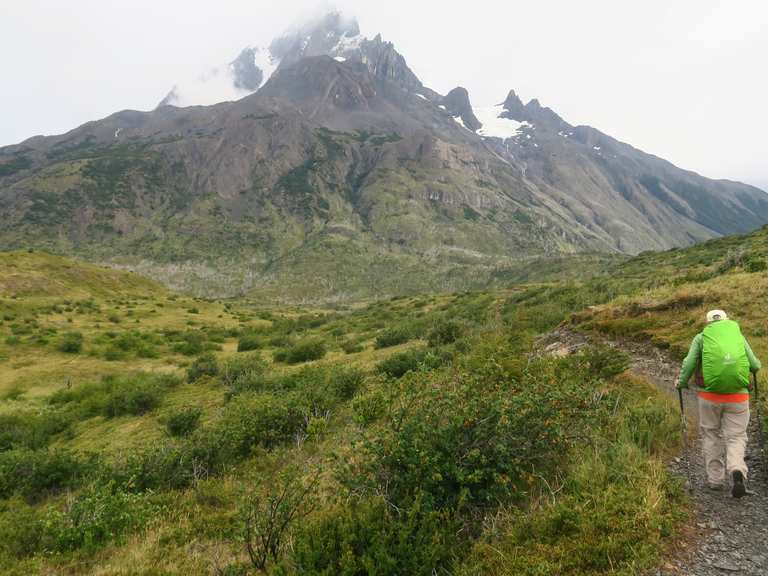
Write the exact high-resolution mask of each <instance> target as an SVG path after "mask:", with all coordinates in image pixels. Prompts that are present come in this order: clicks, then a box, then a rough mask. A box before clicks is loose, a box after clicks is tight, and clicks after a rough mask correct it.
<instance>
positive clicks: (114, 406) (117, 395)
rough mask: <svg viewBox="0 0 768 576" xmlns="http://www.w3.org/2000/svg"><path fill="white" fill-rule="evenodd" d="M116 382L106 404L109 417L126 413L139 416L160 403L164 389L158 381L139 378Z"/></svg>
mask: <svg viewBox="0 0 768 576" xmlns="http://www.w3.org/2000/svg"><path fill="white" fill-rule="evenodd" d="M114 382H116V384H115V385H114V386H112V390H111V391H110V394H109V395H108V397H107V401H106V402H105V404H104V415H105V416H106V417H107V418H115V417H117V416H123V415H126V414H128V415H132V416H138V415H140V414H144V413H146V412H150V411H151V410H154V409H155V408H157V407H158V406H159V405H160V401H161V399H162V390H161V387H160V386H158V383H157V381H155V380H151V379H141V378H137V379H125V380H120V381H114Z"/></svg>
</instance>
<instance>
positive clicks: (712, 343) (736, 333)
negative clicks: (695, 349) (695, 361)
mask: <svg viewBox="0 0 768 576" xmlns="http://www.w3.org/2000/svg"><path fill="white" fill-rule="evenodd" d="M702 334H703V336H704V347H703V351H702V358H701V365H702V372H703V374H704V384H705V390H706V391H707V392H715V393H717V394H738V393H740V392H746V390H747V387H748V386H749V359H748V358H747V351H746V349H745V347H744V336H742V334H741V329H740V328H739V325H738V324H737V323H736V322H734V321H733V320H719V321H717V322H713V323H712V324H709V325H708V326H707V327H706V328H704V332H702Z"/></svg>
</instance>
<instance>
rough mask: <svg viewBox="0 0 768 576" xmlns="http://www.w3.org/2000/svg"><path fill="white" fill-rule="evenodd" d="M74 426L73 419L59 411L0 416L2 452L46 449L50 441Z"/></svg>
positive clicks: (0, 446)
mask: <svg viewBox="0 0 768 576" xmlns="http://www.w3.org/2000/svg"><path fill="white" fill-rule="evenodd" d="M71 424H72V418H71V417H69V416H68V415H67V414H62V413H60V412H57V411H42V412H34V413H25V412H17V413H14V414H0V452H2V451H4V450H11V449H13V448H30V449H33V450H35V449H38V448H44V447H45V446H47V445H48V443H49V441H50V439H51V438H52V437H53V436H55V435H57V434H60V433H62V432H64V431H65V430H68V429H69V427H70V425H71Z"/></svg>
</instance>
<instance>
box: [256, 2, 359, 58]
mask: <svg viewBox="0 0 768 576" xmlns="http://www.w3.org/2000/svg"><path fill="white" fill-rule="evenodd" d="M363 40H364V38H363V37H362V36H361V35H360V26H359V25H358V23H357V20H355V19H354V18H348V17H346V16H344V15H343V14H342V13H341V12H331V13H329V14H327V15H325V16H324V17H322V18H320V19H319V20H311V21H309V22H307V23H305V24H303V25H301V26H300V27H298V28H296V29H294V30H292V31H290V32H288V33H287V34H285V35H283V36H281V37H280V38H276V39H275V40H273V41H272V43H271V44H270V45H269V52H270V54H271V55H272V58H273V59H275V60H277V61H279V62H280V64H281V65H286V66H289V65H291V64H293V63H294V62H298V61H299V60H301V59H302V58H311V57H313V56H322V55H328V56H337V57H344V54H345V52H347V51H349V50H350V49H355V48H357V47H358V46H359V44H360V42H362V41H363Z"/></svg>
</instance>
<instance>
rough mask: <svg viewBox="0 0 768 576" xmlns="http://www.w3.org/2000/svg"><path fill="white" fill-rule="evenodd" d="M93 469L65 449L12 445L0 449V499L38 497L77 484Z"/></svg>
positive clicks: (89, 464) (40, 497)
mask: <svg viewBox="0 0 768 576" xmlns="http://www.w3.org/2000/svg"><path fill="white" fill-rule="evenodd" d="M93 470H94V465H93V462H91V461H82V460H80V459H79V458H77V457H75V456H74V455H73V454H72V453H70V452H67V451H66V450H48V449H41V450H30V449H27V448H16V449H13V450H7V451H5V452H0V498H8V497H10V496H12V495H13V494H19V495H21V496H23V497H24V498H26V499H28V500H39V499H42V498H44V497H46V496H47V495H49V494H55V493H57V492H61V491H62V490H64V489H67V488H74V487H76V486H78V485H79V484H80V483H81V482H82V480H83V479H84V478H85V477H86V476H87V475H88V474H89V473H91V472H92V471H93Z"/></svg>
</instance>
